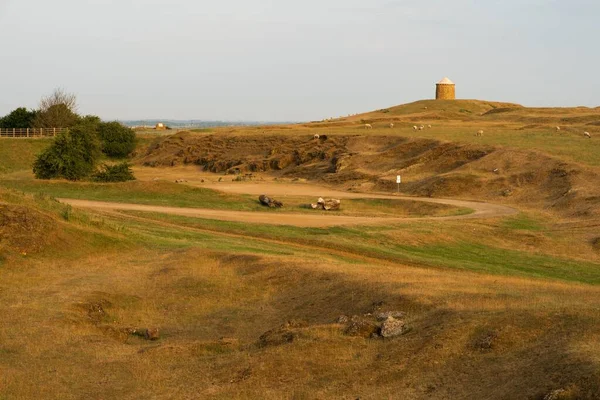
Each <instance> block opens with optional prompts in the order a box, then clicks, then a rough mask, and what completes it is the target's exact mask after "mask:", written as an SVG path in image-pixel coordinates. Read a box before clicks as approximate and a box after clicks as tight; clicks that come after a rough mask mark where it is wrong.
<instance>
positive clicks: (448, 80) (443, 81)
mask: <svg viewBox="0 0 600 400" xmlns="http://www.w3.org/2000/svg"><path fill="white" fill-rule="evenodd" d="M437 84H438V85H454V82H452V81H451V80H450V79H448V78H444V79H442V80H441V81H439V82H438V83H437Z"/></svg>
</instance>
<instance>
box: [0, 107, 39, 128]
mask: <svg viewBox="0 0 600 400" xmlns="http://www.w3.org/2000/svg"><path fill="white" fill-rule="evenodd" d="M36 115H37V111H35V110H31V111H28V110H27V109H26V108H25V107H19V108H17V109H15V110H13V111H12V112H11V113H10V114H8V115H6V116H5V117H3V118H0V128H6V129H11V128H31V127H32V126H33V120H34V119H35V117H36Z"/></svg>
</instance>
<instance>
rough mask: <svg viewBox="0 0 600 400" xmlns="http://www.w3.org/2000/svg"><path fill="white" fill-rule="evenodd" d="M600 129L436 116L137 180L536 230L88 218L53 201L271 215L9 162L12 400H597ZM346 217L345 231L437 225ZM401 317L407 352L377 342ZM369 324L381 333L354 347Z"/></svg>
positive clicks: (145, 157)
mask: <svg viewBox="0 0 600 400" xmlns="http://www.w3.org/2000/svg"><path fill="white" fill-rule="evenodd" d="M425 107H426V108H425ZM598 115H600V111H599V110H598V109H587V108H572V109H532V108H525V107H522V106H519V105H515V104H507V103H493V102H481V101H470V100H465V101H455V102H437V101H421V102H415V103H411V104H407V105H402V106H398V107H391V108H389V109H386V110H378V111H375V112H372V113H366V114H361V115H356V116H351V117H348V118H343V119H339V120H333V121H322V122H318V123H311V124H301V125H282V126H258V127H234V128H216V129H214V130H211V131H210V132H197V133H179V134H176V135H174V136H170V137H160V138H156V137H153V136H144V139H143V141H142V142H141V143H140V146H139V148H138V149H137V151H136V156H135V159H134V162H135V163H136V170H137V171H140V170H142V169H144V168H146V169H151V168H152V169H151V171H153V174H146V175H145V176H150V177H151V176H160V174H161V172H164V171H175V172H174V173H176V174H179V173H182V174H183V173H184V172H185V171H187V173H189V176H190V177H193V178H194V179H196V180H197V181H198V182H200V178H203V179H204V178H206V176H211V177H214V180H215V181H217V180H218V179H219V178H221V179H222V180H224V181H225V180H226V181H227V182H228V184H235V182H231V181H232V180H233V179H235V176H236V175H233V174H228V172H235V170H236V169H237V170H239V171H241V172H246V171H248V172H250V171H252V170H254V173H255V174H259V176H260V177H262V178H264V179H271V178H274V177H275V178H277V179H278V181H282V182H291V181H293V180H300V181H301V180H308V181H309V182H315V183H319V184H322V185H328V186H330V187H335V188H337V189H343V190H350V191H356V192H358V191H384V192H389V191H391V190H393V189H395V184H394V183H393V182H394V181H393V179H394V177H395V175H396V174H397V173H401V174H402V176H403V177H404V179H405V181H404V184H403V187H402V190H403V191H404V192H405V193H408V194H420V195H425V196H432V197H461V198H471V199H476V200H484V201H490V202H495V203H496V202H497V203H505V204H509V205H511V206H512V207H515V208H517V209H519V211H520V212H519V213H518V214H516V215H512V216H509V217H502V218H500V217H498V218H491V219H473V220H456V221H438V220H418V221H417V220H415V221H406V222H404V223H397V224H389V225H381V226H347V227H330V228H302V227H294V226H271V225H261V224H245V223H241V222H227V221H218V220H210V219H200V218H191V217H183V216H173V215H164V214H157V213H149V212H133V211H130V212H117V211H83V210H79V209H73V208H71V207H69V206H67V205H64V204H60V203H58V202H56V201H55V200H54V199H53V197H61V196H64V197H77V198H84V199H85V198H87V199H97V200H109V201H116V202H137V203H142V204H159V205H173V206H182V207H190V206H198V205H200V206H202V207H207V208H220V209H227V210H245V211H256V212H258V211H261V212H269V211H268V210H266V211H265V210H261V209H260V208H259V206H258V205H257V202H256V198H255V196H252V197H251V196H248V195H235V194H224V193H221V192H219V191H215V190H211V189H207V188H203V187H201V184H200V183H199V184H198V185H199V186H200V187H191V186H188V185H181V184H175V183H173V182H168V181H166V180H161V179H159V180H154V179H152V178H148V179H146V180H144V181H137V182H127V183H123V184H98V183H89V182H65V181H39V180H33V178H32V176H31V172H30V165H31V163H32V162H33V159H34V157H35V155H36V154H37V153H38V152H40V151H42V150H43V148H45V146H47V145H48V143H50V142H49V141H41V140H18V141H17V140H14V141H13V140H10V139H8V140H5V139H2V140H0V143H2V144H4V146H2V147H0V315H1V316H2V323H1V324H0V399H2V400H4V399H20V398H45V399H65V398H120V399H138V398H207V399H254V398H263V399H281V398H290V399H315V398H351V399H355V398H361V399H380V398H406V399H448V398H452V399H454V398H457V399H458V398H477V399H479V398H481V399H483V398H486V399H515V398H523V399H531V400H542V399H547V398H549V397H547V396H550V395H553V396H554V397H553V398H555V399H571V400H573V399H597V398H598V393H600V331H599V330H598V318H599V317H600V315H599V313H598V310H600V235H599V234H598V221H599V219H598V218H599V217H598V216H599V215H600V210H599V208H600V206H599V201H600V194H599V193H598V190H599V189H598V185H597V182H598V166H600V147H599V146H600V140H599V139H598V136H597V135H596V132H597V131H596V130H595V129H597V128H596V125H595V124H596V121H598ZM365 121H368V123H371V124H372V125H373V126H374V128H373V129H370V130H366V129H365V128H364V123H366V122H365ZM390 121H393V122H394V124H395V127H394V129H391V128H389V122H390ZM557 121H558V122H557ZM415 124H419V125H420V124H424V125H428V124H431V125H432V128H431V129H429V128H427V129H424V130H423V131H413V129H412V126H413V125H415ZM556 125H561V127H562V129H561V131H560V132H556V130H555V129H554V127H555V126H556ZM478 129H483V130H484V132H485V133H484V136H482V137H479V136H474V134H473V133H474V131H476V130H478ZM583 129H586V130H589V131H590V132H591V133H592V134H593V135H592V138H591V139H584V138H583V137H582V135H581V131H582V130H583ZM314 134H319V135H321V136H323V135H327V136H328V139H327V140H318V141H316V140H314V139H313V135H314ZM143 164H148V165H153V166H154V167H149V166H148V167H143ZM173 166H176V167H177V168H173ZM203 168H206V169H207V170H211V171H214V174H213V175H210V172H208V171H203ZM140 175H141V174H140ZM165 176H170V177H172V176H173V173H170V174H167V173H165ZM187 177H188V176H187V175H186V178H187ZM206 179H208V178H206ZM259 179H260V178H259ZM189 180H190V181H191V180H192V178H190V179H189ZM274 182H276V181H274ZM298 182H299V181H298ZM298 184H300V183H298ZM283 200H284V203H285V204H286V207H288V209H293V208H298V209H299V211H298V212H300V213H308V212H311V210H308V209H301V210H300V207H301V206H302V204H305V203H307V202H308V201H311V199H309V198H304V197H301V196H295V195H294V194H290V195H289V196H286V197H285V198H284V199H283ZM343 205H344V207H347V208H346V209H345V210H343V211H342V213H348V214H349V215H354V214H356V215H372V214H373V215H374V214H377V215H380V214H381V215H396V214H398V213H406V214H409V213H411V212H415V213H417V214H418V215H420V214H421V213H425V212H427V213H431V214H434V213H436V212H441V211H440V210H437V211H436V210H433V209H428V210H424V209H422V208H416V207H414V206H413V205H411V204H410V203H408V202H404V203H403V202H396V201H371V200H369V201H367V200H356V201H349V200H348V201H344V203H343ZM413 207H414V208H413ZM442 211H443V210H442ZM277 212H278V211H273V218H277ZM444 212H445V211H444ZM389 311H396V312H403V313H405V317H403V318H404V322H405V323H406V327H407V329H406V332H405V333H404V334H403V335H401V336H399V337H396V338H385V339H384V338H381V337H371V335H370V332H369V331H368V326H369V324H374V323H376V321H375V316H376V315H377V314H378V313H380V312H389ZM342 316H344V317H346V318H347V319H349V321H346V319H345V318H340V317H342ZM356 321H362V322H361V324H363V325H361V326H363V328H364V327H365V326H367V328H365V329H366V331H361V330H360V329H350V328H352V326H353V324H354V323H355V322H356ZM365 321H366V322H365ZM377 323H380V322H377ZM364 324H366V325H364ZM354 327H355V328H356V326H354ZM149 332H158V337H157V338H152V337H151V336H150V335H149ZM365 332H366V333H365ZM151 339H156V340H151Z"/></svg>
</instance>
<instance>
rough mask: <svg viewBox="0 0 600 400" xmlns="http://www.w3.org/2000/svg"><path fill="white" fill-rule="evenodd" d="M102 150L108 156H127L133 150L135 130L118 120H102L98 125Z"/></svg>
mask: <svg viewBox="0 0 600 400" xmlns="http://www.w3.org/2000/svg"><path fill="white" fill-rule="evenodd" d="M98 137H99V138H100V141H101V142H102V152H103V153H104V154H106V155H107V156H109V157H127V155H128V154H129V153H131V152H132V151H133V150H135V142H136V137H135V132H134V131H133V130H132V129H131V128H128V127H126V126H124V125H122V124H121V123H119V122H116V121H115V122H102V123H100V125H99V126H98Z"/></svg>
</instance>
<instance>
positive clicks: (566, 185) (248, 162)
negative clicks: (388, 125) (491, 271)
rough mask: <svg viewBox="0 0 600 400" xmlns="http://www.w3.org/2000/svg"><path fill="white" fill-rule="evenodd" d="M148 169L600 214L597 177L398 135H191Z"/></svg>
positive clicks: (500, 152)
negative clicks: (255, 175) (269, 177)
mask: <svg viewBox="0 0 600 400" xmlns="http://www.w3.org/2000/svg"><path fill="white" fill-rule="evenodd" d="M141 162H142V163H143V164H144V165H148V166H175V165H180V164H196V165H199V166H201V167H202V168H203V169H204V170H207V171H211V172H217V173H232V174H234V173H248V172H270V173H272V174H275V175H277V176H286V177H290V178H305V179H307V180H311V181H317V182H320V183H327V184H330V185H334V186H336V187H337V188H341V189H345V190H360V191H366V190H376V191H386V192H390V191H395V190H396V175H402V176H404V177H405V180H404V183H403V184H402V191H403V193H405V194H412V195H418V196H430V197H461V198H470V199H486V200H490V201H494V202H503V203H508V204H520V205H526V206H530V207H534V208H543V209H549V210H554V211H556V212H558V213H560V214H561V215H563V216H569V217H589V216H594V215H599V213H600V207H599V206H600V188H598V187H597V185H594V184H593V182H598V181H599V177H598V175H597V174H596V173H595V172H593V171H592V170H590V169H586V168H584V167H581V166H580V165H577V164H575V163H565V162H563V161H561V160H558V159H555V158H552V157H550V156H547V155H545V154H541V153H536V152H533V151H523V150H512V149H505V148H502V147H494V146H488V145H477V144H461V143H448V142H442V141H437V140H432V139H410V138H403V137H396V136H333V137H331V136H330V137H329V139H328V140H325V141H323V140H316V139H314V138H313V137H312V136H309V135H307V136H306V137H303V136H283V135H261V136H246V135H244V136H233V135H223V136H215V135H208V136H207V135H194V134H191V133H189V132H187V133H179V134H177V135H174V136H171V137H168V138H166V139H164V140H163V141H162V142H160V143H157V144H155V145H154V146H152V147H151V148H149V149H148V151H147V154H146V155H145V156H144V157H143V158H142V159H141Z"/></svg>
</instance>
